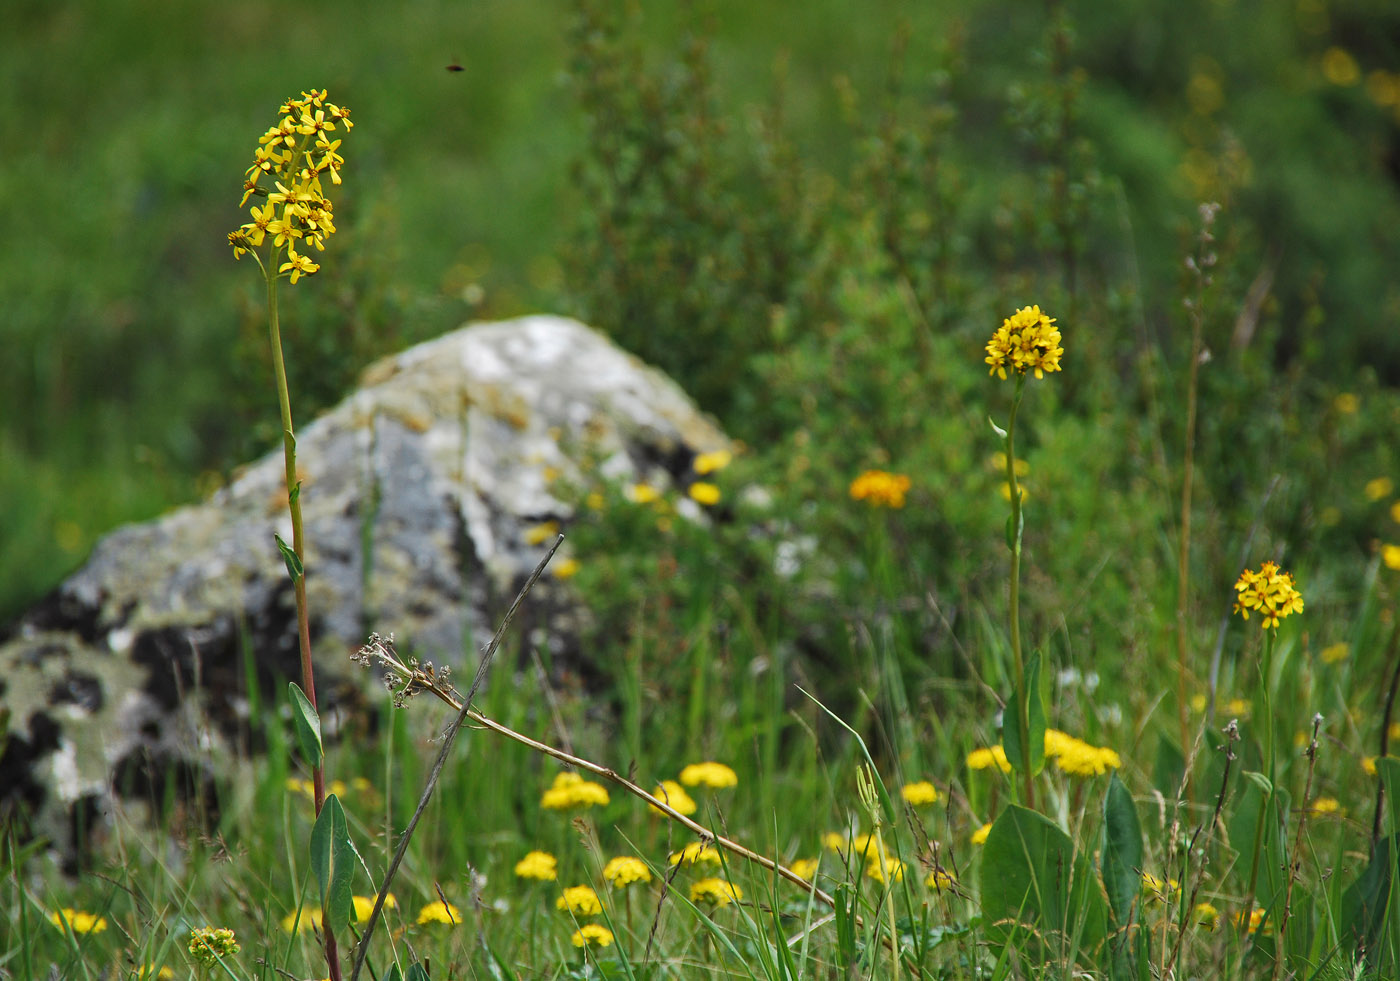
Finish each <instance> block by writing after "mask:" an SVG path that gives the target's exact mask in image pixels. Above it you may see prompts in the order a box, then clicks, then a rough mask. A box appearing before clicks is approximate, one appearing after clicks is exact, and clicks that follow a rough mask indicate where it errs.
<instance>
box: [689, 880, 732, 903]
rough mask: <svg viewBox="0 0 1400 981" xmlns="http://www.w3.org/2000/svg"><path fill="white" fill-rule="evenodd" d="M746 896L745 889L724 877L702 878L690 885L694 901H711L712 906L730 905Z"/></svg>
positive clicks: (691, 896)
mask: <svg viewBox="0 0 1400 981" xmlns="http://www.w3.org/2000/svg"><path fill="white" fill-rule="evenodd" d="M743 898H744V891H743V890H742V889H740V888H739V887H738V886H736V885H734V883H732V882H727V881H725V880H724V879H714V878H711V879H701V880H700V881H699V882H697V883H695V884H694V885H692V886H691V887H690V901H691V902H692V903H709V904H711V905H712V906H728V905H729V904H730V903H737V902H738V901H739V900H741V899H743Z"/></svg>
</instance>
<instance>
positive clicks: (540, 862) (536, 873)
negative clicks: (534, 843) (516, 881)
mask: <svg viewBox="0 0 1400 981" xmlns="http://www.w3.org/2000/svg"><path fill="white" fill-rule="evenodd" d="M515 874H516V876H517V877H518V878H521V879H539V880H540V881H541V882H553V881H554V880H555V879H557V878H558V877H559V863H558V861H557V860H556V859H555V857H554V856H553V855H551V854H549V852H530V853H529V854H527V855H526V856H525V857H524V858H522V859H521V860H520V861H518V862H516V863H515Z"/></svg>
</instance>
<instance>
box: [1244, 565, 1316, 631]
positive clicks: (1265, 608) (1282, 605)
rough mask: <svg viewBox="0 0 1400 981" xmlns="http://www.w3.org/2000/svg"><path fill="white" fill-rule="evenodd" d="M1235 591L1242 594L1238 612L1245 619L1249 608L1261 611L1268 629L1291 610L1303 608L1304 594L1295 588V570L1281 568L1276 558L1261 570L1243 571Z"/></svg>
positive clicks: (1293, 611) (1259, 612)
mask: <svg viewBox="0 0 1400 981" xmlns="http://www.w3.org/2000/svg"><path fill="white" fill-rule="evenodd" d="M1235 592H1237V593H1239V594H1240V595H1239V602H1237V603H1236V604H1235V612H1236V613H1238V614H1239V615H1240V616H1242V617H1244V618H1245V619H1246V620H1248V619H1249V614H1250V611H1254V612H1256V613H1258V614H1259V615H1260V617H1261V618H1262V621H1263V622H1262V624H1261V626H1263V628H1264V629H1265V630H1267V629H1269V628H1270V627H1277V626H1278V622H1279V621H1280V620H1282V619H1283V618H1284V617H1286V616H1288V615H1289V614H1290V613H1301V612H1303V594H1302V593H1300V592H1298V590H1297V589H1295V588H1294V586H1293V576H1292V574H1291V573H1287V572H1280V571H1279V567H1278V564H1277V563H1275V562H1265V563H1264V564H1263V565H1261V566H1260V567H1259V571H1258V572H1250V571H1249V570H1248V569H1246V570H1244V572H1241V573H1240V578H1239V581H1237V582H1236V583H1235Z"/></svg>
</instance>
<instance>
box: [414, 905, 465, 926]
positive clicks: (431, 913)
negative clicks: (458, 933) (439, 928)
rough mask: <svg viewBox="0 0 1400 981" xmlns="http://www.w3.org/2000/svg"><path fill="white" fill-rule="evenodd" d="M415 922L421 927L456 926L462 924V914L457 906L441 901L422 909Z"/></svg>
mask: <svg viewBox="0 0 1400 981" xmlns="http://www.w3.org/2000/svg"><path fill="white" fill-rule="evenodd" d="M415 922H416V923H417V924H418V925H419V926H424V925H425V924H428V923H446V924H448V925H449V926H456V925H457V924H458V923H461V922H462V913H461V911H460V910H459V909H457V907H456V906H454V905H452V904H451V903H444V902H443V901H442V900H441V899H439V900H436V901H434V902H431V903H429V904H428V905H426V906H424V907H423V908H422V909H420V910H419V911H418V917H417V919H416V921H415Z"/></svg>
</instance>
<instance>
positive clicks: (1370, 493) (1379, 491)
mask: <svg viewBox="0 0 1400 981" xmlns="http://www.w3.org/2000/svg"><path fill="white" fill-rule="evenodd" d="M1393 490H1395V481H1393V480H1391V479H1390V478H1389V477H1375V478H1373V479H1371V480H1368V481H1366V486H1365V487H1364V488H1363V489H1362V492H1363V493H1364V494H1365V495H1366V500H1368V501H1379V500H1380V499H1381V498H1383V497H1389V496H1390V494H1391V492H1392V491H1393Z"/></svg>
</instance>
